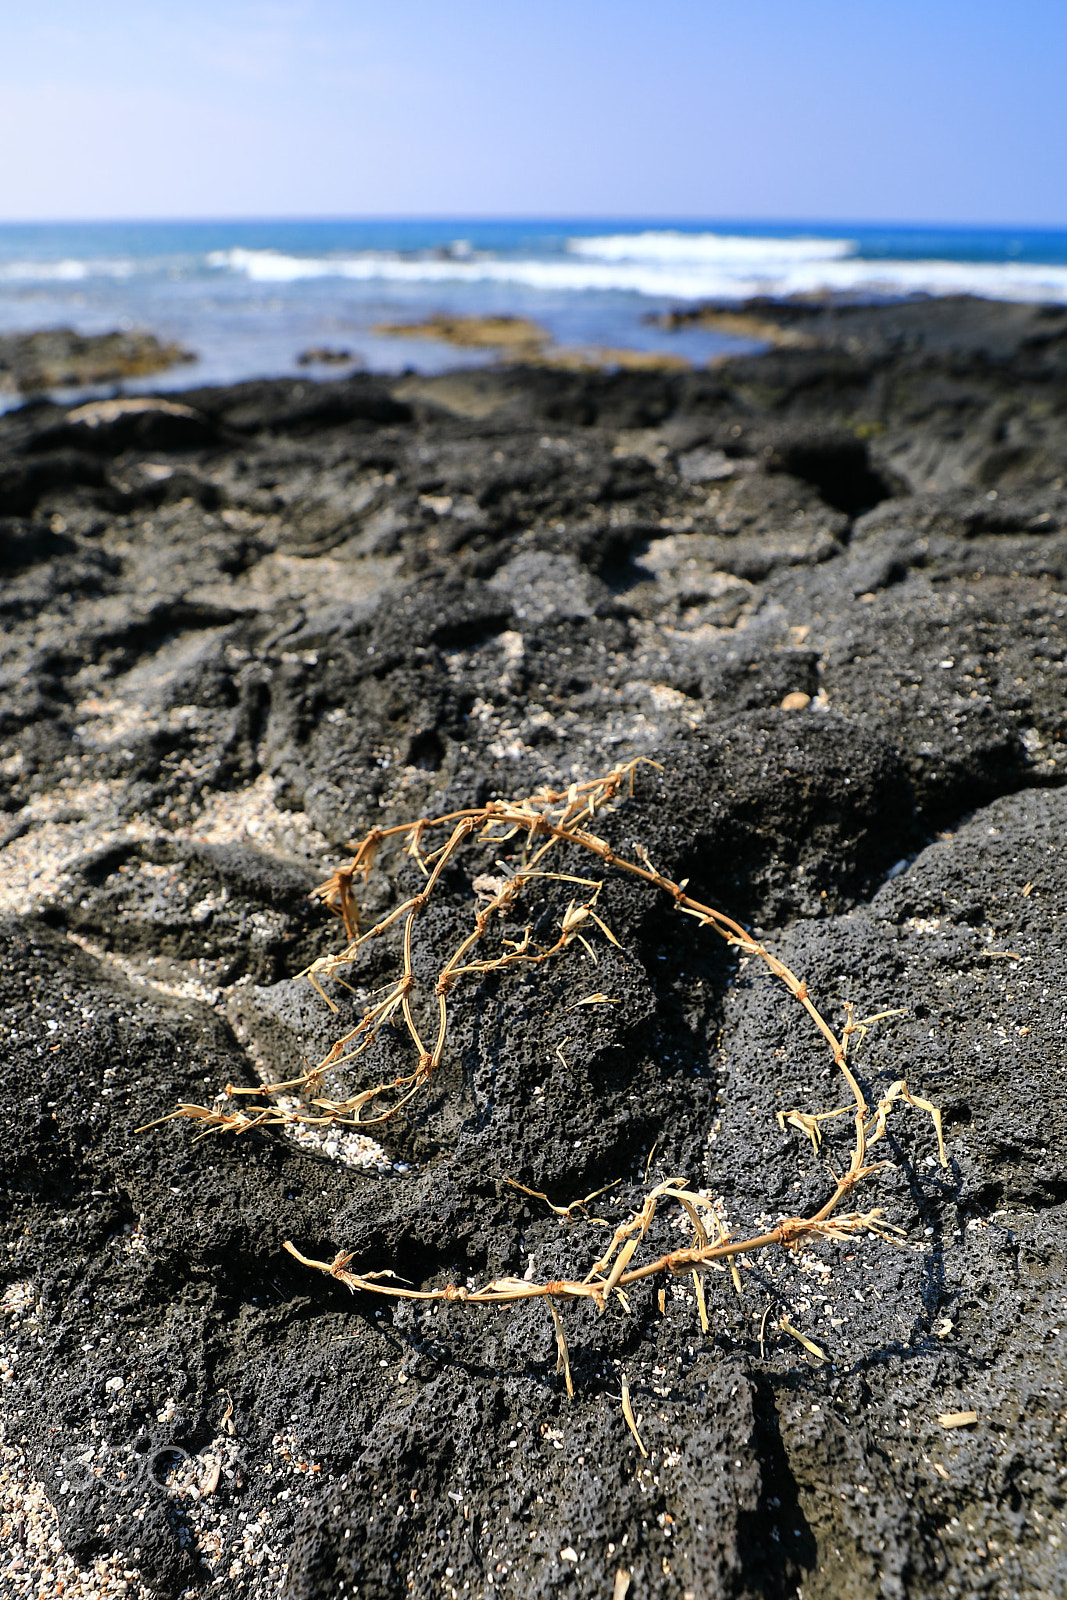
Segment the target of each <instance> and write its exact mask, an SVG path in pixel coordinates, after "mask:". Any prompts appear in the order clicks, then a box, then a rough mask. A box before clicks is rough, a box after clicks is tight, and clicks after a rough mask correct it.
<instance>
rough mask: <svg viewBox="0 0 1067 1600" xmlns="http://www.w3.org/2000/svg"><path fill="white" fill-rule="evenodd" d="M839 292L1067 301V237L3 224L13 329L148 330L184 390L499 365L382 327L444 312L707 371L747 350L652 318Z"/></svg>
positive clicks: (831, 230) (738, 228)
mask: <svg viewBox="0 0 1067 1600" xmlns="http://www.w3.org/2000/svg"><path fill="white" fill-rule="evenodd" d="M824 291H827V292H832V293H835V294H838V295H846V296H854V297H859V298H872V297H884V296H898V295H909V294H948V293H958V292H964V293H971V294H977V295H986V296H991V297H994V298H1000V299H1011V300H1029V301H1058V302H1067V230H1061V231H1048V230H1044V231H1038V230H1033V229H1025V228H1018V229H1003V228H995V229H994V228H970V229H968V228H930V227H904V226H898V225H886V226H884V227H876V226H872V225H870V224H864V225H862V226H858V225H852V224H849V223H823V224H817V225H816V224H810V223H789V222H781V223H775V224H768V223H746V222H733V221H729V220H725V221H723V220H720V221H709V222H700V223H697V222H684V223H671V222H664V221H641V220H633V219H631V220H620V221H604V220H596V221H581V220H553V221H543V220H542V221H478V220H470V219H463V218H456V219H446V220H435V221H388V220H382V221H356V222H353V221H329V220H323V221H312V222H308V221H285V220H280V221H262V222H254V221H252V222H250V221H237V222H225V221H221V222H220V221H216V222H142V223H123V222H94V223H70V224H67V223H49V224H22V225H18V224H6V225H0V333H4V332H12V331H16V330H28V329H34V328H42V327H57V326H68V327H74V328H76V329H78V330H79V331H81V332H86V333H92V332H103V331H106V330H108V329H112V328H116V327H127V328H128V327H143V328H147V329H150V330H151V331H153V332H154V333H156V334H158V335H160V336H161V337H165V338H168V339H174V340H177V341H179V342H180V343H182V344H183V345H185V346H187V347H188V348H190V349H192V350H193V351H195V352H196V355H197V358H198V359H197V361H196V362H195V364H191V365H189V366H185V367H182V368H179V369H176V371H175V372H174V373H171V374H166V375H165V378H164V379H163V380H162V381H163V382H164V383H165V386H166V387H170V388H178V387H183V386H190V385H195V384H201V383H206V382H211V383H218V382H230V381H233V380H237V379H241V378H249V377H261V376H278V375H282V374H286V373H292V372H295V371H298V370H301V369H300V368H298V367H297V364H296V362H297V356H298V355H299V353H300V352H301V351H302V350H304V349H307V348H308V347H313V346H324V345H325V346H329V347H331V348H335V349H344V350H348V351H350V352H351V354H352V356H353V358H354V359H355V360H358V361H359V362H360V363H362V364H363V365H364V366H366V367H367V368H369V369H371V370H378V371H387V372H396V371H400V370H403V369H404V368H417V369H419V370H423V371H432V370H435V369H439V368H441V367H445V366H454V365H457V364H459V363H461V362H466V363H475V362H480V361H484V360H488V359H491V357H489V356H487V355H485V354H483V353H478V352H471V351H458V350H454V349H450V348H449V347H447V346H444V345H441V344H439V343H435V342H433V341H429V340H412V339H396V338H390V337H383V336H381V335H379V334H376V333H375V332H374V331H373V330H374V327H375V325H376V324H378V323H382V322H389V321H396V320H403V321H417V320H419V319H421V318H423V317H425V316H427V315H429V314H430V313H432V312H436V311H445V312H450V313H465V314H484V313H489V312H493V313H502V312H503V313H518V314H521V315H524V316H529V317H533V318H534V319H536V320H537V321H538V322H540V323H542V324H543V325H544V326H546V327H547V328H548V330H549V332H550V333H551V334H552V335H553V337H554V338H555V339H556V340H557V341H558V342H560V343H565V344H580V345H599V346H611V347H618V346H624V347H630V348H637V349H669V350H673V351H675V352H677V353H678V354H679V355H684V356H687V357H688V358H689V359H691V360H692V361H694V362H697V363H703V362H704V361H706V360H708V359H709V358H710V357H712V356H714V355H717V354H721V353H722V352H723V351H725V350H727V349H730V348H733V349H738V348H743V347H744V346H743V345H742V344H741V342H740V341H737V340H730V339H727V338H724V337H722V336H719V335H716V334H713V333H711V332H708V331H700V330H683V331H680V332H677V333H665V332H664V331H663V330H662V329H661V328H658V327H656V326H654V325H651V324H650V323H649V322H648V321H647V320H646V319H647V318H648V317H649V316H650V315H654V314H655V313H657V312H662V311H664V310H666V309H669V308H671V307H675V306H679V305H684V304H689V303H692V302H693V301H695V300H701V299H719V300H721V299H727V300H742V299H745V298H747V297H749V296H751V295H756V294H774V295H797V294H813V293H819V292H824ZM312 370H315V369H314V368H313V369H312ZM323 370H333V369H323ZM339 370H343V369H339ZM160 382H161V380H160V379H159V378H156V379H155V380H150V381H146V383H145V384H144V385H142V387H149V386H157V387H158V386H159V384H160ZM128 387H131V388H135V387H136V385H129V386H128Z"/></svg>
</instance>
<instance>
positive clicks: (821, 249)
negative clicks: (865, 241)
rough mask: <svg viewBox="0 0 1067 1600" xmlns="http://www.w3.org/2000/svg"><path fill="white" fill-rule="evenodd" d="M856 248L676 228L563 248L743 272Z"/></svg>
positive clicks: (845, 243)
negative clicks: (684, 230)
mask: <svg viewBox="0 0 1067 1600" xmlns="http://www.w3.org/2000/svg"><path fill="white" fill-rule="evenodd" d="M855 248H856V246H855V244H854V243H853V241H852V240H851V239H815V238H800V239H777V238H769V237H761V238H750V237H748V236H746V235H744V234H735V233H679V232H678V231H676V230H672V231H660V232H655V231H653V230H647V231H646V232H644V233H610V234H605V235H604V236H603V237H600V238H597V237H594V238H591V239H569V240H568V241H567V249H568V250H569V251H570V252H571V253H572V254H573V255H577V256H592V257H593V258H594V259H596V260H598V261H640V262H656V263H658V262H662V263H664V264H665V265H669V266H676V265H678V264H679V263H684V264H685V265H686V266H699V265H705V264H707V265H710V266H728V267H733V266H741V267H742V269H743V270H745V271H748V272H751V271H752V269H753V267H754V266H755V265H763V266H767V267H771V268H772V269H774V270H776V271H779V270H781V268H782V266H783V264H789V265H794V264H796V263H798V262H804V261H830V260H836V259H838V258H839V257H841V256H848V255H851V254H852V252H853V251H854V250H855Z"/></svg>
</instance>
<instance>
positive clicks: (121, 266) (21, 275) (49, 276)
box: [0, 258, 137, 283]
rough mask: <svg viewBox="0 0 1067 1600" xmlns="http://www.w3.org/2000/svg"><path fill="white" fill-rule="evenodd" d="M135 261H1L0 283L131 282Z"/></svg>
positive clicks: (134, 270)
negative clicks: (103, 280)
mask: <svg viewBox="0 0 1067 1600" xmlns="http://www.w3.org/2000/svg"><path fill="white" fill-rule="evenodd" d="M136 271H137V263H136V262H133V261H99V260H94V259H91V260H88V261H80V260H78V259H76V258H70V259H68V260H65V261H0V283H80V282H82V281H83V280H84V279H86V278H129V277H132V276H133V274H134V273H135V272H136Z"/></svg>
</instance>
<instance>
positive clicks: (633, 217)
mask: <svg viewBox="0 0 1067 1600" xmlns="http://www.w3.org/2000/svg"><path fill="white" fill-rule="evenodd" d="M445 222H447V223H478V224H484V223H523V224H531V223H537V224H547V223H551V224H556V225H561V224H562V225H566V226H572V227H573V226H580V227H586V226H590V225H593V224H596V225H598V226H600V225H603V224H608V223H614V224H617V225H629V226H633V225H641V226H648V225H649V224H655V225H657V226H659V227H676V228H693V227H707V228H716V229H721V228H723V227H734V228H758V227H769V228H797V229H799V228H820V229H828V228H832V229H835V230H838V231H847V230H848V229H854V228H885V229H897V230H901V231H916V232H918V231H923V232H931V231H938V230H940V231H944V232H947V233H965V232H973V231H997V232H1005V233H1008V232H1015V233H1065V232H1067V220H1065V221H1064V222H1060V223H1053V222H1043V223H1042V222H1018V221H1010V222H1003V221H974V220H971V221H966V222H960V221H951V222H946V221H931V220H922V219H916V218H908V219H900V218H897V219H894V218H886V217H876V218H866V219H864V218H857V217H851V218H840V217H782V216H762V217H761V216H748V217H740V216H708V215H697V214H695V213H694V214H691V215H686V214H678V213H647V214H638V213H631V214H629V215H626V214H623V213H618V212H601V213H586V214H584V215H579V214H571V215H567V214H564V213H560V214H552V213H549V212H531V213H521V212H507V213H504V212H466V213H464V212H459V211H457V212H447V211H427V212H366V213H355V212H348V213H341V212H338V213H329V212H289V213H286V212H274V213H270V212H255V213H253V212H248V213H243V212H228V213H223V212H219V213H209V214H202V215H174V216H164V215H162V214H153V215H150V216H66V217H3V218H0V228H63V227H144V226H148V227H151V226H160V227H167V226H171V227H173V226H213V225H220V224H223V225H224V224H233V223H240V224H248V225H254V224H257V223H258V224H294V223H295V224H299V223H304V224H308V223H312V224H313V223H319V224H323V225H326V224H334V225H336V224H356V225H359V224H368V223H391V224H398V223H399V224H412V225H417V224H420V223H445Z"/></svg>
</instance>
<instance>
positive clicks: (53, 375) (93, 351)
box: [0, 328, 197, 394]
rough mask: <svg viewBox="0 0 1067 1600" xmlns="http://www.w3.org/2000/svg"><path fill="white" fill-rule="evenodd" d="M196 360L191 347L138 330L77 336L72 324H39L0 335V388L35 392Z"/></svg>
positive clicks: (135, 375) (145, 372)
mask: <svg viewBox="0 0 1067 1600" xmlns="http://www.w3.org/2000/svg"><path fill="white" fill-rule="evenodd" d="M196 359H197V358H196V356H195V355H194V354H193V352H192V351H191V350H185V349H183V348H182V346H181V345H178V344H164V343H163V342H162V341H161V340H160V339H157V338H156V336H155V334H154V333H144V332H140V331H133V332H130V333H121V332H115V333H89V334H82V333H75V332H74V330H73V328H44V329H42V330H40V331H39V332H37V333H14V334H5V335H3V336H0V392H3V391H8V392H10V391H11V390H13V389H14V390H17V391H18V392H19V393H20V394H41V393H43V392H45V391H47V390H49V389H64V388H81V387H83V386H85V385H88V384H93V383H115V382H117V381H118V380H119V379H120V378H143V377H147V376H148V375H149V374H150V373H153V372H165V371H166V370H167V368H168V367H174V366H177V365H179V364H180V363H182V362H187V361H195V360H196Z"/></svg>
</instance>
